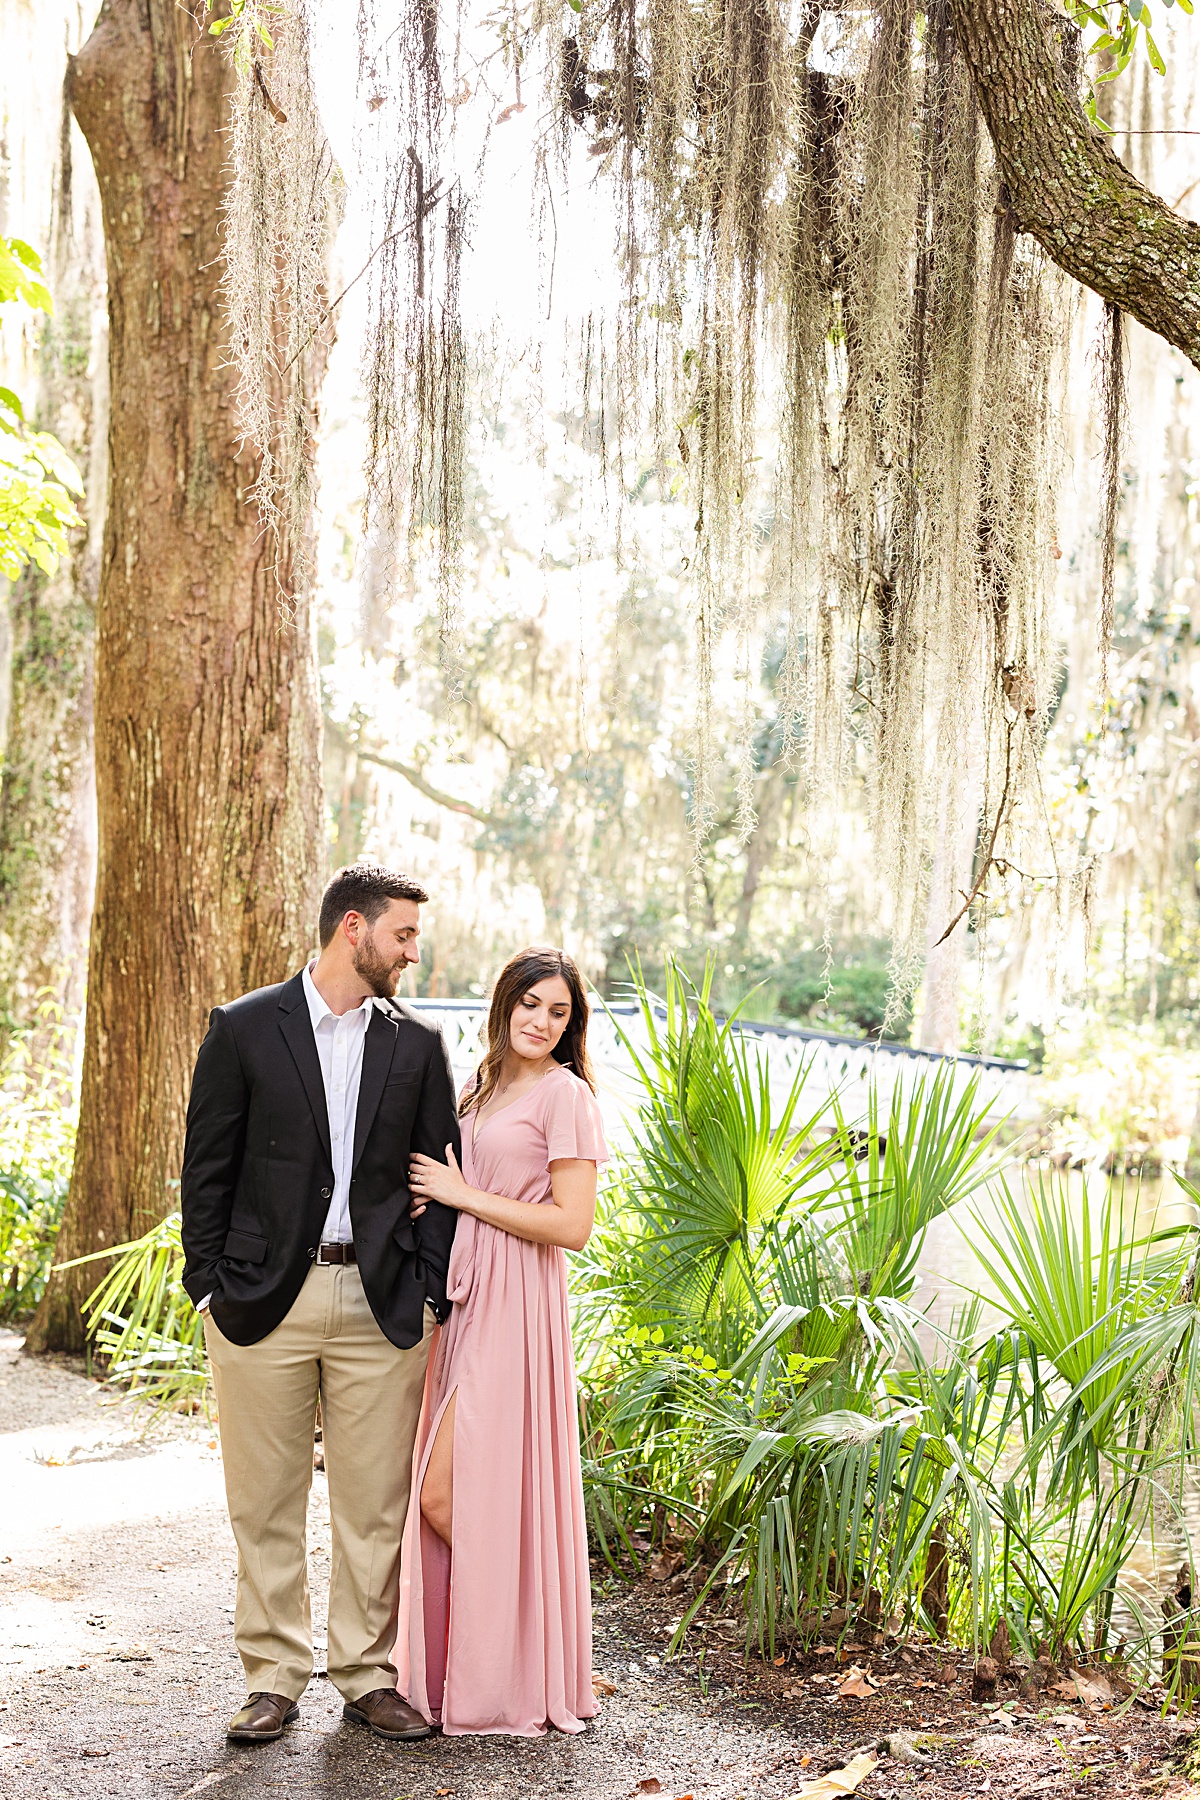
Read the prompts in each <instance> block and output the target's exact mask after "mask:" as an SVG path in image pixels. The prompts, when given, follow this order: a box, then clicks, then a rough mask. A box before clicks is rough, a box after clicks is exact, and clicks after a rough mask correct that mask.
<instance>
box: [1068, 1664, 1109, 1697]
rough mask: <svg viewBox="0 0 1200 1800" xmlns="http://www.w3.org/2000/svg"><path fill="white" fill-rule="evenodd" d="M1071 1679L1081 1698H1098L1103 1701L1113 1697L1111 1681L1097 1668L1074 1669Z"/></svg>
mask: <svg viewBox="0 0 1200 1800" xmlns="http://www.w3.org/2000/svg"><path fill="white" fill-rule="evenodd" d="M1072 1679H1073V1681H1074V1683H1075V1688H1076V1691H1077V1693H1078V1695H1079V1698H1080V1699H1081V1700H1094V1701H1095V1700H1098V1701H1100V1702H1102V1703H1103V1702H1104V1701H1106V1700H1111V1699H1112V1698H1113V1688H1112V1684H1111V1682H1110V1681H1109V1680H1108V1678H1107V1676H1105V1675H1102V1674H1101V1673H1100V1671H1099V1670H1098V1669H1086V1670H1085V1669H1075V1670H1074V1671H1073V1673H1072Z"/></svg>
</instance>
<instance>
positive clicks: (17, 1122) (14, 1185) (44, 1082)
mask: <svg viewBox="0 0 1200 1800" xmlns="http://www.w3.org/2000/svg"><path fill="white" fill-rule="evenodd" d="M35 1032H36V1035H37V1039H38V1042H39V1045H40V1050H39V1055H38V1058H37V1060H36V1061H35V1060H34V1059H33V1056H32V1054H31V1048H30V1046H31V1042H32V1040H33V1037H34V1034H35ZM73 1041H74V1032H73V1030H72V1028H71V1027H70V1026H68V1025H67V1024H66V1023H65V1022H64V1019H63V1013H62V1007H61V1004H60V1003H59V1002H58V1001H57V1000H56V999H55V998H54V997H53V996H52V995H49V994H45V995H43V996H41V999H40V1004H39V1009H38V1016H37V1020H36V1023H35V1026H34V1027H32V1028H31V1029H30V1030H27V1031H24V1032H21V1033H19V1034H17V1035H16V1036H14V1037H13V1039H12V1040H11V1042H10V1044H9V1047H8V1050H7V1052H6V1055H5V1058H4V1063H3V1066H2V1067H0V1284H2V1285H0V1321H4V1322H5V1323H7V1322H9V1321H10V1320H13V1319H19V1318H21V1317H23V1316H24V1315H26V1314H27V1313H30V1312H32V1310H33V1308H34V1307H35V1306H36V1305H37V1303H38V1301H39V1300H40V1299H41V1297H42V1291H43V1289H44V1288H45V1285H46V1278H47V1275H48V1273H49V1270H50V1263H51V1260H52V1258H53V1255H54V1243H55V1239H56V1237H57V1235H58V1227H59V1223H60V1221H61V1219H62V1213H63V1207H64V1206H65V1204H66V1198H67V1188H68V1186H69V1184H70V1179H71V1159H72V1157H73V1155H74V1150H75V1114H76V1107H75V1092H74V1065H73V1057H72V1047H73Z"/></svg>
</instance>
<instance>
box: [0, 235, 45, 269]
mask: <svg viewBox="0 0 1200 1800" xmlns="http://www.w3.org/2000/svg"><path fill="white" fill-rule="evenodd" d="M8 241H9V243H10V244H11V245H12V248H13V251H14V253H15V254H16V255H17V256H19V257H20V259H21V261H22V262H23V263H24V264H25V267H26V268H27V269H32V270H33V272H34V274H35V275H40V274H41V272H42V259H41V257H40V256H39V255H38V253H37V251H36V250H35V249H34V248H33V246H32V245H31V244H27V243H26V242H25V240H24V238H16V237H15V238H9V240H8Z"/></svg>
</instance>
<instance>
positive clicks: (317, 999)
mask: <svg viewBox="0 0 1200 1800" xmlns="http://www.w3.org/2000/svg"><path fill="white" fill-rule="evenodd" d="M313 967H314V965H313V964H312V963H309V965H308V967H307V968H306V969H305V971H304V998H305V999H306V1000H307V1002H308V1016H309V1018H310V1019H311V1020H312V1028H313V1037H314V1038H315V1039H316V1041H317V1059H318V1061H319V1062H320V1064H321V1080H322V1082H323V1083H324V1086H325V1110H326V1112H327V1113H328V1114H329V1154H330V1157H331V1158H332V1161H333V1199H332V1200H331V1201H330V1202H329V1211H328V1212H327V1213H326V1214H325V1225H324V1228H323V1230H322V1232H321V1242H322V1243H323V1244H349V1243H352V1242H353V1241H354V1233H353V1231H352V1230H351V1228H350V1172H351V1166H352V1164H353V1162H354V1121H355V1118H356V1117H357V1115H358V1087H359V1082H360V1081H361V1080H362V1059H363V1045H364V1044H365V1043H366V1040H367V1026H368V1025H369V1024H370V1023H371V1008H372V1006H373V1005H374V1004H375V1000H374V996H373V995H371V994H368V995H367V997H366V999H365V1000H364V1001H363V1003H362V1005H361V1006H356V1007H354V1008H353V1009H352V1011H350V1012H345V1013H341V1014H339V1013H334V1012H330V1010H329V1008H328V1007H327V1006H326V1004H325V1002H324V1000H322V998H321V996H320V994H319V993H318V992H317V984H316V982H315V981H314V980H313V978H312V970H313ZM211 1299H212V1295H211V1294H205V1296H204V1298H203V1300H201V1301H199V1302H198V1303H197V1306H196V1311H197V1312H203V1311H204V1309H205V1307H206V1306H207V1305H208V1303H209V1301H210V1300H211Z"/></svg>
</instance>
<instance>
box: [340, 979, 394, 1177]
mask: <svg viewBox="0 0 1200 1800" xmlns="http://www.w3.org/2000/svg"><path fill="white" fill-rule="evenodd" d="M397 1035H398V1033H397V1029H396V1021H395V1019H393V1018H391V1017H390V1016H389V1014H387V1013H385V1012H384V1010H383V1008H382V1007H380V1006H373V1007H372V1008H371V1017H370V1021H369V1023H368V1025H367V1036H366V1041H365V1042H364V1044H363V1059H362V1075H361V1076H360V1078H359V1083H358V1111H357V1113H356V1114H355V1116H354V1161H353V1162H352V1163H351V1165H350V1166H351V1169H352V1170H353V1169H357V1167H358V1159H359V1157H360V1156H361V1155H362V1153H363V1145H364V1144H365V1143H366V1141H367V1138H368V1136H369V1135H370V1131H371V1127H372V1125H373V1124H374V1123H375V1114H376V1113H377V1112H378V1111H379V1102H380V1101H381V1100H382V1098H383V1084H384V1082H385V1081H386V1080H387V1078H388V1070H389V1069H390V1068H391V1066H392V1051H393V1050H394V1049H395V1048H396V1038H397Z"/></svg>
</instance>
